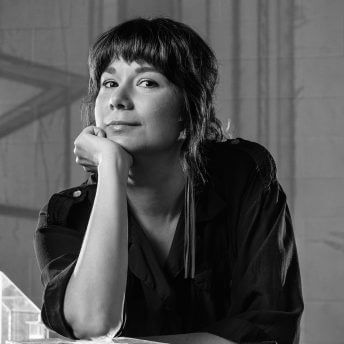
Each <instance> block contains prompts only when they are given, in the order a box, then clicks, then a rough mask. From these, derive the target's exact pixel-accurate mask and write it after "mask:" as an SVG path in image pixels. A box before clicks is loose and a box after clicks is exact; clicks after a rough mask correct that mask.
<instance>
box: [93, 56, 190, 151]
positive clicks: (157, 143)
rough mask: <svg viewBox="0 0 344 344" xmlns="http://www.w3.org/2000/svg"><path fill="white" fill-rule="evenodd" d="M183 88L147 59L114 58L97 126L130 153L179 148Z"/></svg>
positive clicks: (97, 113)
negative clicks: (178, 87)
mask: <svg viewBox="0 0 344 344" xmlns="http://www.w3.org/2000/svg"><path fill="white" fill-rule="evenodd" d="M182 106H183V101H182V96H181V93H180V91H179V90H178V89H177V88H176V86H175V85H173V84H172V83H171V82H169V80H168V79H167V78H166V77H165V76H164V75H163V74H161V73H159V72H158V71H157V70H156V69H155V68H154V67H153V66H151V65H149V64H147V63H145V62H142V63H141V62H132V63H130V64H128V63H127V62H125V61H124V60H123V59H119V60H115V61H113V62H112V63H111V64H110V65H109V66H108V67H107V68H106V70H105V71H104V73H103V74H102V76H101V80H100V90H99V93H98V96H97V98H96V102H95V121H96V126H97V127H100V128H102V129H104V130H105V132H106V135H107V138H109V139H110V140H113V141H115V142H117V143H118V144H120V145H121V146H122V147H123V148H125V149H126V150H127V151H128V152H130V153H133V154H134V153H157V152H161V151H166V150H171V149H175V148H176V147H179V146H178V137H179V134H180V130H181V122H180V121H179V118H180V117H181V111H182Z"/></svg>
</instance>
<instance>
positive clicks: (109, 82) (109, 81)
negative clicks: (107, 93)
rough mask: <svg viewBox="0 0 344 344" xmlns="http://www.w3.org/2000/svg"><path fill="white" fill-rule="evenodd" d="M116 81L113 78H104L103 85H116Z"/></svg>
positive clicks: (107, 86)
mask: <svg viewBox="0 0 344 344" xmlns="http://www.w3.org/2000/svg"><path fill="white" fill-rule="evenodd" d="M116 85H117V83H116V82H115V81H113V80H105V81H103V86H104V87H106V88H111V87H116Z"/></svg>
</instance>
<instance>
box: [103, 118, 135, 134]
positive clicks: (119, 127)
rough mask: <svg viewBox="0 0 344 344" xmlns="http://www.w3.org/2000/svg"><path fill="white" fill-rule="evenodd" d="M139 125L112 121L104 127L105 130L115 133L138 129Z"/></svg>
mask: <svg viewBox="0 0 344 344" xmlns="http://www.w3.org/2000/svg"><path fill="white" fill-rule="evenodd" d="M139 125H140V123H138V122H126V121H112V122H110V123H109V124H107V125H106V129H107V130H112V131H116V132H121V131H126V130H130V129H133V128H135V127H138V126H139Z"/></svg>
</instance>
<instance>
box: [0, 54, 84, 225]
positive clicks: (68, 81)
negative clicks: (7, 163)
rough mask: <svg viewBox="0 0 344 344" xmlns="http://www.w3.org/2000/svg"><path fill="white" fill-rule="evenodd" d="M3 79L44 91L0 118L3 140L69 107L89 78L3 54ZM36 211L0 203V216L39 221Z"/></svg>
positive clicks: (0, 64)
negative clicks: (38, 120)
mask: <svg viewBox="0 0 344 344" xmlns="http://www.w3.org/2000/svg"><path fill="white" fill-rule="evenodd" d="M0 77H1V78H4V79H8V80H12V81H17V82H20V83H24V84H28V85H32V86H35V87H38V88H40V89H41V92H40V93H39V94H38V95H35V96H34V97H32V98H31V99H29V100H27V101H25V102H23V103H21V104H19V105H18V106H16V107H15V108H13V109H11V110H9V111H7V112H5V113H4V114H3V115H1V116H0V139H1V138H3V137H5V136H7V135H10V134H11V133H13V132H14V131H16V130H18V129H20V128H23V127H25V126H26V125H29V124H30V123H32V122H34V121H35V120H37V119H39V118H42V117H45V116H47V115H49V114H50V113H52V112H54V111H56V110H58V109H60V108H65V107H66V106H70V105H71V104H72V103H73V102H74V101H75V100H77V99H79V98H80V97H81V96H82V95H83V94H85V92H86V87H87V78H86V77H84V76H81V75H77V74H74V73H70V72H66V71H63V70H60V69H58V68H55V67H49V66H46V65H42V64H39V63H35V62H30V61H26V60H23V59H20V58H18V57H15V56H10V55H7V54H4V53H0ZM37 214H38V211H37V210H36V209H30V208H24V207H18V206H11V205H5V204H0V215H6V216H14V217H25V218H30V219H32V218H37Z"/></svg>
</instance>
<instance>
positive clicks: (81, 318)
mask: <svg viewBox="0 0 344 344" xmlns="http://www.w3.org/2000/svg"><path fill="white" fill-rule="evenodd" d="M101 140H105V139H101ZM116 149H118V151H117V152H116ZM116 149H113V147H112V149H108V150H104V151H103V153H102V156H101V159H99V164H98V186H97V192H96V196H95V200H94V204H93V209H92V212H91V215H90V219H89V222H88V226H87V230H86V233H85V237H84V240H83V243H82V247H81V251H80V254H79V257H78V260H77V263H76V266H75V269H74V272H73V274H72V276H71V278H70V280H69V282H68V285H67V289H66V294H65V299H64V314H65V318H66V320H67V322H68V323H69V324H70V326H71V327H72V329H73V332H74V335H75V336H76V337H77V338H91V337H98V336H102V335H106V334H107V333H108V332H109V331H114V332H116V331H118V329H119V328H120V326H121V324H122V314H123V306H124V296H125V288H126V279H127V267H128V239H127V237H128V234H127V233H128V222H127V199H126V183H127V178H128V171H129V166H130V164H129V163H128V161H129V159H128V158H127V157H125V154H127V153H125V152H121V150H122V148H121V147H116ZM127 155H128V154H127ZM123 156H124V158H123Z"/></svg>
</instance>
